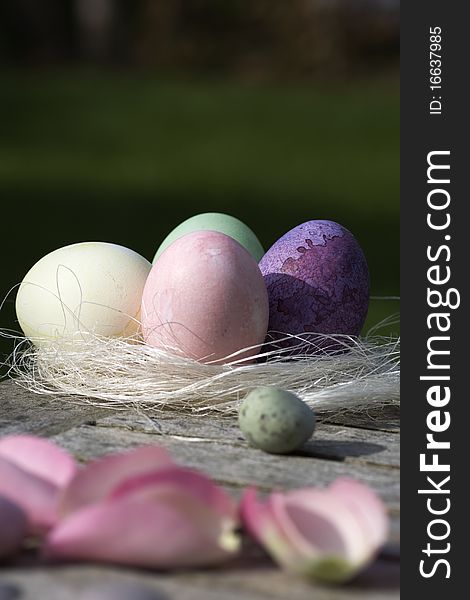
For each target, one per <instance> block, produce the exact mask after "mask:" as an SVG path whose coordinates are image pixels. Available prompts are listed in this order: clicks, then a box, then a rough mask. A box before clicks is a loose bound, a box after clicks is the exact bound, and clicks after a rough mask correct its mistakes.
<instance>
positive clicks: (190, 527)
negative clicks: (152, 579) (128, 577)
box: [46, 494, 239, 569]
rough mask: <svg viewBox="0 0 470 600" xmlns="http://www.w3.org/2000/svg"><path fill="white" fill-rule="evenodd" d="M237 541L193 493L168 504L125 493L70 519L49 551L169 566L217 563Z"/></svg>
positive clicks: (63, 556) (56, 554) (51, 540)
mask: <svg viewBox="0 0 470 600" xmlns="http://www.w3.org/2000/svg"><path fill="white" fill-rule="evenodd" d="M238 545H239V540H238V537H237V536H236V535H235V534H234V533H233V531H232V530H225V529H224V527H223V524H222V522H221V520H220V519H215V518H213V516H212V515H211V513H210V511H209V509H207V508H205V507H204V506H203V505H202V504H199V502H198V500H194V499H193V498H191V496H190V495H189V494H186V495H181V497H180V498H179V501H177V502H176V501H175V498H171V502H170V503H165V502H157V501H155V502H151V501H149V500H141V499H140V500H137V499H136V498H130V497H127V496H125V495H124V496H122V497H121V498H120V499H115V500H108V501H105V502H101V503H98V504H95V505H92V506H88V507H86V508H84V509H82V510H79V511H78V512H76V513H74V514H73V515H71V516H70V517H69V518H67V519H66V520H65V521H64V522H63V523H62V524H61V525H59V526H58V527H56V528H55V529H54V530H53V531H52V532H51V534H50V535H49V538H48V540H47V544H46V555H48V556H49V557H53V558H61V559H69V560H70V559H73V560H92V561H93V560H94V561H100V562H108V563H116V564H125V565H134V566H142V567H153V568H163V569H165V568H175V567H191V566H199V565H212V564H216V563H219V562H222V561H224V560H227V558H230V557H231V556H233V554H234V553H235V552H236V551H237V550H238Z"/></svg>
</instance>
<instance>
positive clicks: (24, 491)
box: [0, 456, 58, 533]
mask: <svg viewBox="0 0 470 600" xmlns="http://www.w3.org/2000/svg"><path fill="white" fill-rule="evenodd" d="M57 494H58V489H57V487H56V486H55V485H53V484H52V483H49V482H48V481H46V480H44V479H42V478H41V477H37V476H36V475H33V474H31V473H29V472H28V471H25V470H24V469H22V468H21V467H19V466H17V465H15V464H14V463H12V462H10V461H8V460H6V459H5V458H2V457H1V456H0V495H2V496H4V497H5V498H8V499H9V500H11V501H12V502H14V503H15V504H17V505H18V506H20V507H21V508H22V509H23V510H24V511H25V513H26V514H27V515H28V520H29V524H30V529H31V530H32V531H33V532H36V533H38V532H41V531H43V530H45V529H48V528H49V527H51V526H52V525H53V524H54V522H55V519H56V507H57Z"/></svg>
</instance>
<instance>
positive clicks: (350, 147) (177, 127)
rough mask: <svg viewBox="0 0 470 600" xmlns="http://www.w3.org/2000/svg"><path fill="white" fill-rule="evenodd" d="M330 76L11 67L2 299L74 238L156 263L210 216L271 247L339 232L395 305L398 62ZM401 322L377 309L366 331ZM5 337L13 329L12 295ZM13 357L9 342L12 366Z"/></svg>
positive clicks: (3, 153)
mask: <svg viewBox="0 0 470 600" xmlns="http://www.w3.org/2000/svg"><path fill="white" fill-rule="evenodd" d="M207 35H209V34H207ZM57 62H58V63H59V64H57ZM46 63H47V61H46ZM329 64H330V65H331V62H330V63H328V61H327V62H326V63H325V65H324V68H323V70H322V69H320V70H319V71H318V72H317V71H315V73H314V74H313V75H312V74H310V75H309V76H303V75H302V76H295V77H289V76H286V74H285V73H284V74H282V76H279V74H278V73H275V76H269V77H263V78H262V81H260V79H259V77H255V78H253V77H239V76H238V75H233V74H227V73H226V72H224V73H220V72H218V73H214V71H213V69H206V70H204V69H200V68H199V67H198V69H197V70H196V69H193V70H191V69H188V68H187V65H186V67H185V68H180V67H178V68H176V67H175V68H174V69H173V70H172V69H168V68H165V69H163V70H162V69H156V68H148V67H145V68H141V67H139V68H137V67H135V66H133V67H132V68H129V67H128V66H126V67H123V66H122V65H120V66H119V68H117V67H116V65H106V66H103V65H102V64H97V62H96V61H88V62H86V63H79V64H75V63H74V64H73V65H71V64H70V63H69V62H67V61H62V62H61V61H53V64H49V63H47V64H46V65H44V64H41V65H40V66H39V67H38V65H36V64H35V65H33V66H31V65H30V64H28V65H26V67H25V66H24V65H23V64H22V65H20V66H18V64H17V63H15V62H14V61H13V62H12V61H6V63H5V64H4V65H3V68H1V69H0V80H1V85H0V114H1V115H2V116H1V122H0V201H1V208H2V211H1V224H2V235H1V241H0V251H1V256H2V257H3V261H2V263H3V264H2V270H1V273H2V276H1V279H0V281H1V286H0V295H1V296H2V297H4V296H5V295H6V294H7V292H8V290H9V289H10V288H11V287H12V286H14V285H15V284H17V283H19V282H20V281H21V279H22V278H23V276H24V275H25V274H26V272H27V271H28V269H29V268H30V267H31V266H32V265H33V264H34V263H35V262H36V261H37V260H38V259H39V258H41V257H42V256H43V255H45V254H46V253H47V252H50V251H51V250H53V249H55V248H58V247H60V246H64V245H67V244H70V243H74V242H79V241H85V240H102V241H110V242H114V243H118V244H123V245H125V246H128V247H131V248H133V249H134V250H136V251H137V252H140V253H141V254H143V255H144V256H146V257H147V258H148V259H149V260H151V259H152V257H153V255H154V253H155V250H156V248H157V247H158V246H159V244H160V242H161V240H162V239H163V238H164V237H165V235H166V234H167V233H168V232H169V231H170V230H171V229H172V228H173V227H175V226H176V225H177V224H178V223H179V222H181V221H182V220H184V219H186V218H187V217H189V216H191V215H193V214H195V213H199V212H206V211H216V212H227V213H230V214H233V215H235V216H237V217H238V218H240V219H241V220H243V221H245V222H246V223H247V224H248V225H249V226H250V227H251V228H252V229H253V230H254V231H255V232H256V233H257V234H258V236H259V238H260V240H261V242H262V243H263V245H264V246H265V248H268V247H269V246H270V245H271V244H272V243H273V242H274V241H275V240H276V239H277V238H278V237H280V236H281V235H282V234H283V233H285V232H286V231H287V230H288V229H290V228H291V227H294V226H295V225H297V224H299V223H301V222H303V221H306V220H310V219H319V218H320V219H322V218H323V219H332V220H336V221H338V222H340V223H342V224H343V225H345V226H346V227H348V228H349V229H350V230H351V231H352V232H353V233H354V234H355V235H356V237H357V238H358V240H359V241H360V243H361V245H362V246H363V248H364V251H365V254H366V256H367V259H368V262H369V266H370V269H371V279H372V294H373V295H374V296H395V295H398V294H399V271H398V269H399V266H398V264H399V87H398V71H397V68H396V63H395V62H393V61H391V62H390V61H388V62H387V63H386V64H385V65H383V64H382V66H380V63H379V66H377V65H376V64H375V62H374V68H373V69H366V70H364V69H363V68H360V69H358V70H356V71H353V72H352V73H349V72H348V73H345V72H344V71H341V70H340V72H339V74H338V72H335V73H333V74H332V73H331V72H329V67H328V65H329ZM0 65H1V61H0ZM397 310H398V303H397V302H391V301H372V303H371V309H370V313H369V319H368V323H367V324H366V328H368V327H370V326H371V325H373V324H375V323H377V322H378V321H380V320H382V319H383V318H384V317H386V316H388V315H390V314H391V313H394V312H397ZM0 328H3V329H5V328H13V329H16V328H17V325H16V324H15V315H14V293H12V294H10V295H9V296H8V298H7V301H6V302H5V304H4V306H3V308H2V310H1V311H0ZM397 331H398V326H393V327H388V328H385V329H384V330H383V332H384V333H391V332H394V333H396V332H397ZM11 348H12V343H11V341H5V340H1V339H0V353H1V354H6V353H8V352H9V351H10V350H11Z"/></svg>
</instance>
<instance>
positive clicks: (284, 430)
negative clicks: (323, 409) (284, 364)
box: [238, 387, 316, 454]
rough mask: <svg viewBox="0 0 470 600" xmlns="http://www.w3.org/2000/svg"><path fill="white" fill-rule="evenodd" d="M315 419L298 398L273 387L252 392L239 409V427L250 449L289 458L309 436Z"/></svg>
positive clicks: (311, 411)
mask: <svg viewBox="0 0 470 600" xmlns="http://www.w3.org/2000/svg"><path fill="white" fill-rule="evenodd" d="M315 422H316V417H315V413H314V412H313V410H312V409H311V408H310V407H309V406H308V405H307V404H305V402H303V401H302V400H301V399H300V398H299V397H298V396H296V395H295V394H292V393H291V392H287V391H286V390H282V389H279V388H275V387H259V388H256V389H254V390H252V391H251V392H250V393H249V394H248V396H247V397H246V398H245V400H244V401H243V403H242V405H241V406H240V411H239V414H238V423H239V425H240V429H241V430H242V432H243V435H244V436H245V437H246V439H247V440H248V442H249V444H250V445H251V446H254V447H255V448H260V449H261V450H264V451H265V452H270V453H272V454H288V453H289V452H292V451H294V450H296V449H297V448H299V447H300V446H301V445H302V444H304V443H305V442H306V441H307V440H308V439H309V438H310V436H311V435H312V433H313V431H314V429H315Z"/></svg>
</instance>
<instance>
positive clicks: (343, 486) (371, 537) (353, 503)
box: [328, 477, 388, 549]
mask: <svg viewBox="0 0 470 600" xmlns="http://www.w3.org/2000/svg"><path fill="white" fill-rule="evenodd" d="M328 491H329V492H330V493H332V494H335V495H336V496H337V497H338V498H341V500H342V501H343V502H344V503H346V504H347V505H348V507H349V508H350V510H352V511H353V512H354V514H355V516H356V517H357V519H358V520H361V521H362V524H363V530H364V534H365V535H366V536H367V539H368V542H369V543H370V545H371V547H372V548H374V549H378V548H380V546H382V544H384V543H385V541H386V539H387V535H388V519H387V510H386V508H385V505H384V503H383V502H382V500H381V499H380V498H379V497H378V496H377V494H376V493H375V492H374V491H373V490H371V489H370V488H369V487H368V486H366V485H364V484H362V483H360V482H359V481H355V480H354V479H350V478H346V477H344V478H340V479H337V480H336V481H334V482H333V483H332V484H331V485H330V486H329V488H328Z"/></svg>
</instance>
